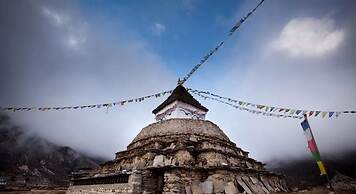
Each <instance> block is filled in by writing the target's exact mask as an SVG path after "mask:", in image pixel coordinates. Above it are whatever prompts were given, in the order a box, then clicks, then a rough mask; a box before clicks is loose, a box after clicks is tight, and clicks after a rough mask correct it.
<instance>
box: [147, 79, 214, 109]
mask: <svg viewBox="0 0 356 194" xmlns="http://www.w3.org/2000/svg"><path fill="white" fill-rule="evenodd" d="M174 101H180V102H184V103H187V104H189V105H192V106H194V107H196V108H198V109H201V110H203V111H206V112H207V111H208V109H207V108H205V107H204V106H203V105H201V104H200V102H198V101H197V100H196V99H195V98H194V97H193V96H192V95H191V94H190V93H189V92H188V91H187V89H185V88H184V87H183V86H182V85H178V86H177V87H176V88H175V89H174V90H173V92H172V94H171V95H170V96H169V97H168V98H167V99H166V100H165V101H164V102H162V104H160V105H159V106H158V107H157V108H156V109H154V110H153V111H152V113H153V114H156V113H158V112H159V111H160V110H162V109H163V108H164V107H166V106H167V105H169V104H171V103H172V102H174Z"/></svg>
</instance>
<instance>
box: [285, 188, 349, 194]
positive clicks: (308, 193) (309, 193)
mask: <svg viewBox="0 0 356 194" xmlns="http://www.w3.org/2000/svg"><path fill="white" fill-rule="evenodd" d="M290 193H292V194H330V193H331V191H329V190H327V189H323V188H315V189H312V190H303V191H296V192H288V194H290ZM278 194H287V193H278ZM334 194H356V191H340V190H336V191H334Z"/></svg>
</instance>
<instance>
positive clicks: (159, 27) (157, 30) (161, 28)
mask: <svg viewBox="0 0 356 194" xmlns="http://www.w3.org/2000/svg"><path fill="white" fill-rule="evenodd" d="M151 30H152V32H153V33H154V34H155V35H157V36H160V35H161V34H162V33H163V32H165V31H166V26H165V25H163V24H161V23H154V24H153V25H152V27H151Z"/></svg>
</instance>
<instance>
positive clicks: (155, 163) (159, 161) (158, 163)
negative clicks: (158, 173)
mask: <svg viewBox="0 0 356 194" xmlns="http://www.w3.org/2000/svg"><path fill="white" fill-rule="evenodd" d="M152 165H153V166H154V167H159V166H164V155H158V156H155V158H154V159H153V164H152Z"/></svg>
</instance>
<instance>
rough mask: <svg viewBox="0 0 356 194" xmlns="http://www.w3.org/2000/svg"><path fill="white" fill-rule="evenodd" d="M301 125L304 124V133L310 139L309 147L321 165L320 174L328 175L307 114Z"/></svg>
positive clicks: (319, 165)
mask: <svg viewBox="0 0 356 194" xmlns="http://www.w3.org/2000/svg"><path fill="white" fill-rule="evenodd" d="M301 125H302V128H303V131H304V135H305V137H306V138H307V141H308V148H309V150H310V152H311V154H312V156H313V158H314V160H315V161H316V163H317V165H318V167H319V170H320V175H327V173H326V170H325V166H324V164H323V162H322V161H321V157H320V153H319V150H318V146H317V145H316V142H315V138H314V135H313V132H312V130H311V128H310V125H309V122H308V120H307V115H305V119H304V121H303V122H302V123H301Z"/></svg>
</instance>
